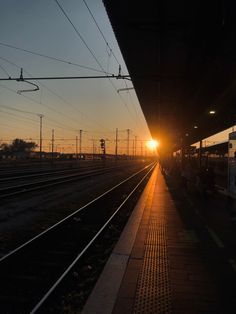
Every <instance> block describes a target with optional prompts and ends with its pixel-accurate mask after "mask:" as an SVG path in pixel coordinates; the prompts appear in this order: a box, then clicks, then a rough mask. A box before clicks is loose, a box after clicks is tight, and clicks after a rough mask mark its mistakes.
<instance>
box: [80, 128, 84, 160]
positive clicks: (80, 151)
mask: <svg viewBox="0 0 236 314" xmlns="http://www.w3.org/2000/svg"><path fill="white" fill-rule="evenodd" d="M82 132H83V130H79V157H80V159H81V152H82V150H81V148H82Z"/></svg>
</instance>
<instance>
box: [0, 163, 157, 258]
mask: <svg viewBox="0 0 236 314" xmlns="http://www.w3.org/2000/svg"><path fill="white" fill-rule="evenodd" d="M155 165H156V163H152V164H150V165H148V166H145V167H144V168H143V169H141V170H139V171H137V172H135V173H134V174H132V175H131V176H129V177H128V178H126V179H124V180H122V181H121V182H120V183H118V184H116V185H115V186H113V187H112V188H110V189H109V190H107V191H106V192H104V193H102V194H100V195H99V196H97V197H95V198H94V199H93V200H91V201H90V202H88V203H87V204H85V205H83V206H82V207H80V208H79V209H77V210H76V211H74V212H73V213H71V214H70V215H68V216H66V217H65V218H63V219H61V220H60V221H58V222H57V223H55V224H54V225H52V226H51V227H49V228H48V229H46V230H44V231H42V232H41V233H39V234H38V235H36V236H35V237H33V238H31V239H30V240H28V241H27V242H25V243H23V244H22V245H20V246H18V247H17V248H15V249H14V250H12V251H10V252H9V253H7V254H6V255H4V256H2V257H1V258H0V263H1V262H2V261H4V260H6V259H7V258H9V257H10V256H12V255H13V254H15V253H16V252H19V251H20V250H21V249H23V248H25V247H26V246H27V245H29V244H31V243H32V242H33V241H35V240H36V239H39V238H40V237H42V236H43V235H45V234H46V233H48V232H49V231H51V230H53V229H55V228H56V227H58V226H59V225H61V224H62V223H64V222H65V221H67V220H69V219H70V218H71V217H73V216H75V215H76V214H78V213H79V212H81V211H82V210H83V209H85V208H86V207H88V206H89V205H91V204H94V203H95V202H96V201H98V200H99V199H101V198H102V197H104V196H105V195H107V194H109V193H110V192H111V191H114V190H115V189H117V188H118V187H119V186H121V185H122V184H124V183H126V182H127V181H129V180H131V179H132V178H133V177H135V176H136V175H138V174H139V173H141V172H143V171H144V170H145V169H147V168H149V167H152V168H151V169H153V167H155Z"/></svg>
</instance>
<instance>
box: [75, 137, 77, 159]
mask: <svg viewBox="0 0 236 314" xmlns="http://www.w3.org/2000/svg"><path fill="white" fill-rule="evenodd" d="M75 155H76V159H78V136H76V138H75Z"/></svg>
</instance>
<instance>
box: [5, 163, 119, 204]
mask: <svg viewBox="0 0 236 314" xmlns="http://www.w3.org/2000/svg"><path fill="white" fill-rule="evenodd" d="M115 168H116V169H119V168H121V166H115V167H114V166H113V167H99V168H89V170H81V169H72V170H71V169H69V170H63V171H62V170H60V171H57V172H52V173H51V172H47V173H43V174H35V175H27V176H24V177H22V176H21V177H13V178H8V179H4V180H0V185H1V184H2V185H3V184H4V187H0V198H7V197H10V196H15V195H19V194H22V193H26V192H31V191H36V190H42V189H45V188H49V187H52V186H55V185H58V184H64V183H69V182H72V181H76V180H82V179H86V178H88V177H92V176H97V175H102V174H105V173H107V172H109V171H113V170H114V169H115ZM42 177H43V179H42ZM45 177H46V178H45ZM22 180H26V181H27V180H28V181H29V182H25V183H20V181H21V182H22ZM17 181H19V183H18V184H16V182H17ZM23 182H24V181H23ZM7 183H8V186H6V185H7ZM12 184H13V185H12Z"/></svg>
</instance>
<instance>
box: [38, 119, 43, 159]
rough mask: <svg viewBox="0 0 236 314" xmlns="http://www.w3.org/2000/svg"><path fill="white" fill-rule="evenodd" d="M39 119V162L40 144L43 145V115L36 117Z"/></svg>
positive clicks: (40, 154)
mask: <svg viewBox="0 0 236 314" xmlns="http://www.w3.org/2000/svg"><path fill="white" fill-rule="evenodd" d="M38 116H39V118H40V127H39V129H40V130H39V156H40V161H41V160H42V144H43V115H42V114H39V115H38Z"/></svg>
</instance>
